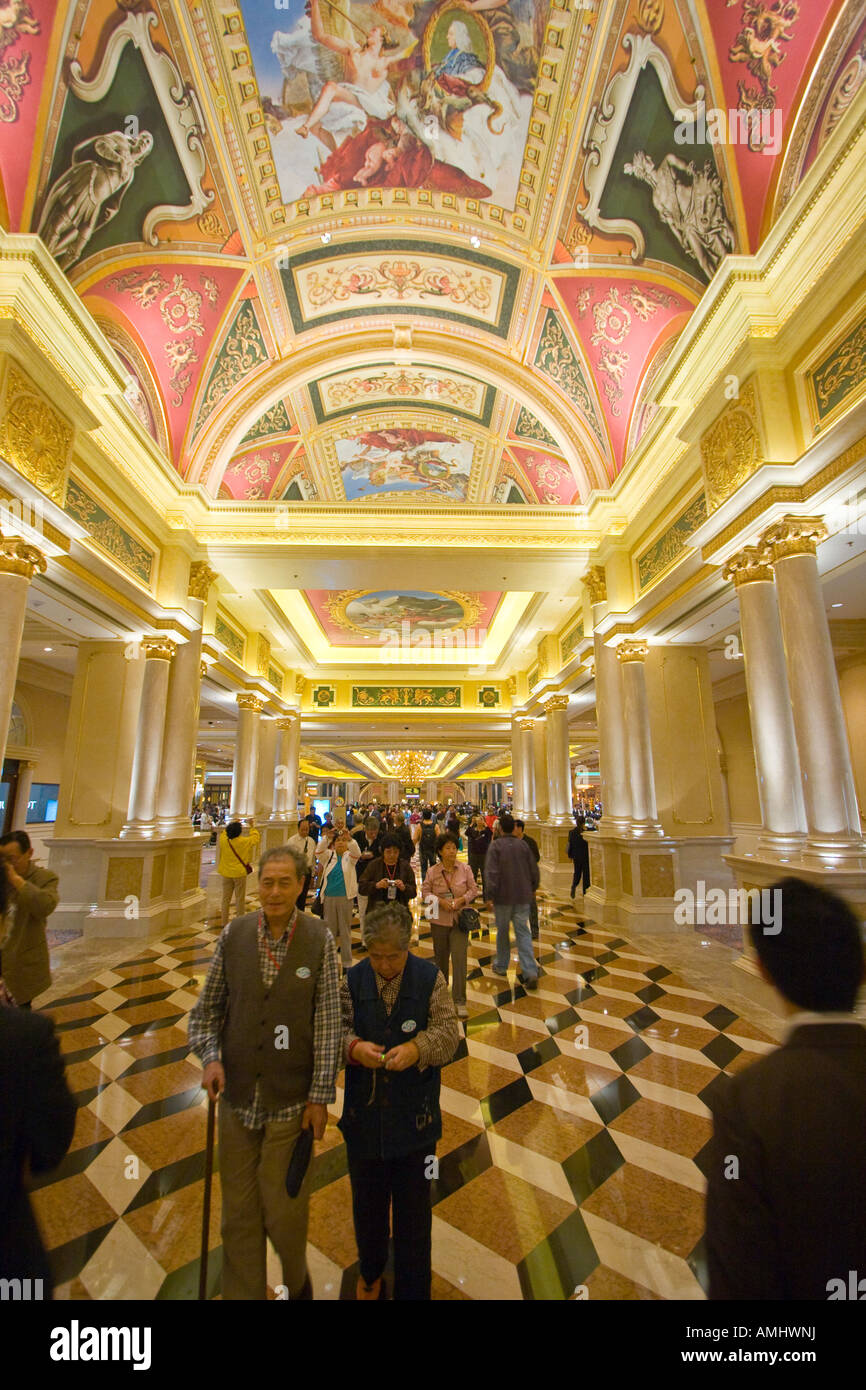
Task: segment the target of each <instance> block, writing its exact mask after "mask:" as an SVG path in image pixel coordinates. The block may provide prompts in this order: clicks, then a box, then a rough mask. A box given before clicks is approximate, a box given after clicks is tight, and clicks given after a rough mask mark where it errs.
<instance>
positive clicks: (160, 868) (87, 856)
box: [48, 835, 206, 939]
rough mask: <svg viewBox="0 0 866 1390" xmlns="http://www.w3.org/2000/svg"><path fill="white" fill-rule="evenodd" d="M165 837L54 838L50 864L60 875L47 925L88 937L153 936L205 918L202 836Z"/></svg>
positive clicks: (49, 858) (51, 845)
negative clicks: (57, 894)
mask: <svg viewBox="0 0 866 1390" xmlns="http://www.w3.org/2000/svg"><path fill="white" fill-rule="evenodd" d="M194 838H195V839H196V840H197V841H199V843H195V844H190V840H189V837H188V836H175V837H172V838H162V839H148V840H144V839H143V838H141V839H138V838H136V839H132V838H131V837H123V838H121V837H120V836H119V837H118V838H117V839H116V840H96V839H80V840H79V839H71V838H64V839H55V840H52V841H51V842H50V845H49V857H48V862H49V865H50V867H51V869H52V871H53V872H54V873H56V874H57V875H58V877H59V879H60V895H61V900H60V903H59V904H58V906H57V908H56V910H55V912H54V913H53V915H52V919H51V920H52V924H53V925H55V926H58V927H61V926H62V927H72V928H74V929H76V930H81V931H83V932H84V936H85V939H97V938H102V937H115V936H124V937H130V936H132V937H141V938H146V937H152V936H155V935H161V934H162V933H164V932H165V930H166V929H167V928H169V927H185V926H188V925H189V924H190V923H191V922H196V921H201V920H203V918H204V916H205V894H204V892H203V890H202V888H201V887H200V886H199V876H200V872H201V851H202V845H203V843H204V841H205V839H206V837H205V836H204V835H198V836H195V837H194Z"/></svg>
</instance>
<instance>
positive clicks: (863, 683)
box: [839, 652, 866, 823]
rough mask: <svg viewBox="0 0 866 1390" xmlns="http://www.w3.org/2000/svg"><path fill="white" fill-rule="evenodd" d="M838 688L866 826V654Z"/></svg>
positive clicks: (846, 669) (842, 677)
mask: <svg viewBox="0 0 866 1390" xmlns="http://www.w3.org/2000/svg"><path fill="white" fill-rule="evenodd" d="M839 689H840V692H841V694H842V709H843V710H844V712H845V723H846V725H847V728H848V742H849V744H850V745H851V761H852V763H853V764H854V785H855V786H856V788H857V800H858V802H859V804H860V820H861V822H863V823H866V652H864V653H863V654H862V656H860V657H859V658H858V659H857V661H856V662H852V664H851V665H850V666H849V665H846V666H845V667H844V668H843V669H842V670H841V671H840V672H839Z"/></svg>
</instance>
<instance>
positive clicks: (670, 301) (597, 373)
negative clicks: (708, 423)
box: [556, 273, 694, 470]
mask: <svg viewBox="0 0 866 1390" xmlns="http://www.w3.org/2000/svg"><path fill="white" fill-rule="evenodd" d="M556 287H557V289H558V291H559V293H560V295H561V297H562V300H563V303H564V304H565V307H566V309H567V310H568V315H569V318H570V319H571V321H572V323H573V324H574V328H575V331H576V333H577V335H578V338H579V339H580V342H581V346H582V347H583V350H584V354H585V356H586V358H587V360H588V361H589V364H590V367H591V369H592V372H593V375H594V378H595V381H596V384H597V386H598V389H599V398H600V400H601V405H602V410H603V411H604V414H605V419H606V422H607V428H608V433H609V435H610V439H611V443H612V445H613V450H614V457H615V459H616V463H617V470H619V468H621V467H622V464H623V462H624V459H625V448H626V440H627V438H628V429H629V421H630V419H631V411H632V406H633V404H634V402H635V399H636V397H637V393H638V390H639V388H640V383H641V380H642V377H643V374H644V372H645V370H646V367H647V365H648V363H649V362H650V361H651V360H652V358H653V355H654V352H655V349H656V347H657V346H658V345H659V344H661V343H663V342H664V341H665V339H666V338H667V337H668V336H669V335H671V334H672V333H677V332H679V330H680V329H681V328H682V327H683V326H684V324H685V322H686V320H687V318H688V316H689V315H690V314H691V312H692V309H693V308H694V304H693V302H692V300H691V299H687V298H686V296H685V295H684V294H682V293H681V292H679V291H678V290H675V289H672V288H670V287H669V286H665V285H660V284H657V283H655V282H652V281H649V280H643V279H640V280H639V279H637V278H636V277H632V276H627V277H622V278H620V277H617V278H616V279H613V278H611V277H609V276H604V275H599V276H597V277H596V276H593V277H592V278H591V279H588V278H585V277H584V276H583V275H576V274H574V273H572V274H571V275H563V276H558V277H557V278H556Z"/></svg>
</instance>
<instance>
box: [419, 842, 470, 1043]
mask: <svg viewBox="0 0 866 1390" xmlns="http://www.w3.org/2000/svg"><path fill="white" fill-rule="evenodd" d="M437 852H438V855H439V863H438V864H434V865H433V866H432V867H431V868H429V869H428V870H427V873H426V875H425V878H424V882H423V884H422V885H421V895H422V897H423V898H425V899H426V898H428V897H430V896H431V895H432V896H433V897H434V898H435V899H436V901H437V904H438V908H439V911H438V915H437V917H435V918H434V919H433V920H432V921H431V923H430V926H431V928H432V932H433V956H434V959H435V961H436V964H437V965H438V967H439V969H440V970H441V971H442V974H443V975H444V976H445V979H446V980H447V979H448V961H449V958H450V960H451V973H452V980H451V993H452V995H453V998H454V1005H455V1008H456V1009H457V1017H458V1018H467V1017H468V1013H469V1011H468V1009H467V1007H466V964H467V957H468V955H469V930H470V923H469V922H468V921H467V919H466V915H465V909H466V908H467V907H468V904H469V903H471V902H472V901H473V900H474V899H475V898H477V897H478V884H477V883H476V882H475V876H474V874H473V873H472V870H471V869H470V867H469V865H468V864H458V863H457V841H456V839H455V838H454V836H453V835H446V836H445V838H444V839H442V840H440V841H439V845H438V850H437ZM470 912H472V914H473V916H475V917H477V913H475V911H474V909H470ZM461 922H462V925H461Z"/></svg>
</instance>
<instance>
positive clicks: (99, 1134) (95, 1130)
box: [69, 1105, 114, 1153]
mask: <svg viewBox="0 0 866 1390" xmlns="http://www.w3.org/2000/svg"><path fill="white" fill-rule="evenodd" d="M113 1134H114V1130H113V1129H109V1128H108V1125H106V1124H103V1122H102V1120H100V1118H99V1116H98V1115H94V1113H93V1111H92V1110H88V1108H87V1106H86V1105H83V1106H81V1108H80V1109H79V1110H78V1111H77V1113H76V1116H75V1131H74V1133H73V1135H72V1143H71V1144H70V1145H69V1152H70V1153H72V1152H73V1151H74V1150H75V1149H84V1148H87V1147H88V1146H89V1145H90V1144H99V1143H101V1141H102V1140H103V1139H111V1138H112V1136H113Z"/></svg>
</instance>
